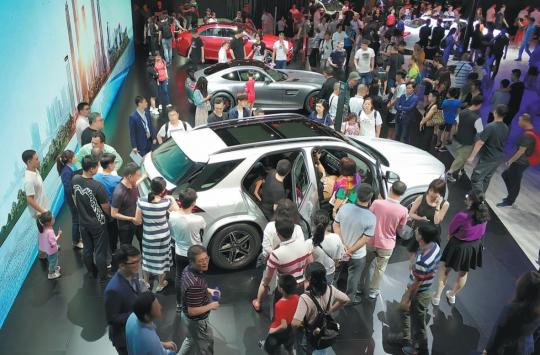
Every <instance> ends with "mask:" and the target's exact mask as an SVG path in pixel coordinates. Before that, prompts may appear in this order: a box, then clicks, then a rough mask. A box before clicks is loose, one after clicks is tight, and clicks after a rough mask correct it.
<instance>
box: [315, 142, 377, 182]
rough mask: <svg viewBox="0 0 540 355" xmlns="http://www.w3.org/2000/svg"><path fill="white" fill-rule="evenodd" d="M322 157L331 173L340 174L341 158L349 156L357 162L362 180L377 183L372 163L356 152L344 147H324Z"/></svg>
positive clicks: (357, 168) (357, 169)
mask: <svg viewBox="0 0 540 355" xmlns="http://www.w3.org/2000/svg"><path fill="white" fill-rule="evenodd" d="M321 157H322V158H321V163H323V165H325V168H326V169H327V170H328V171H327V173H328V174H329V175H336V176H339V170H340V168H341V166H340V165H341V164H340V159H341V158H345V157H348V158H351V159H352V160H354V162H355V163H356V171H357V172H358V174H359V175H360V178H361V182H365V183H367V184H370V185H374V184H376V182H375V180H374V179H373V172H372V171H371V165H370V164H368V163H367V162H366V161H364V159H363V158H362V157H360V156H358V155H357V154H356V153H353V152H351V151H349V150H347V149H343V148H334V147H324V148H322V149H321ZM375 186H376V185H375Z"/></svg>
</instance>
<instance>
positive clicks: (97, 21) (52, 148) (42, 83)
mask: <svg viewBox="0 0 540 355" xmlns="http://www.w3.org/2000/svg"><path fill="white" fill-rule="evenodd" d="M0 28H1V31H2V33H3V34H4V35H3V36H2V37H1V38H0V46H1V47H2V48H3V49H4V51H3V52H4V55H3V56H2V58H1V59H0V63H2V67H3V68H4V71H3V72H2V81H1V84H0V95H1V97H2V98H3V102H4V105H5V106H4V110H5V111H4V112H5V113H6V115H5V117H4V119H3V120H2V123H3V125H2V130H0V140H2V141H4V142H6V143H8V145H7V147H6V148H7V149H4V150H3V152H2V154H1V155H0V166H2V170H1V171H0V226H1V227H2V231H3V232H9V233H4V234H6V235H5V236H4V238H5V240H4V241H3V243H1V242H2V241H0V243H1V245H0V327H1V326H2V324H3V322H4V320H5V318H6V316H7V314H8V312H9V309H10V308H11V305H12V304H13V302H14V300H15V298H16V296H17V293H18V291H19V289H20V287H21V286H22V284H23V282H24V279H25V278H26V275H27V273H28V271H29V269H30V267H31V265H32V263H33V261H34V260H35V257H36V255H37V228H36V226H35V223H34V220H33V219H32V218H31V217H30V214H29V213H28V211H27V210H22V209H21V211H17V208H18V207H20V206H22V207H24V205H23V204H22V203H21V202H20V201H21V193H20V189H21V188H22V179H23V176H24V169H25V167H24V164H23V162H22V161H21V153H22V152H23V151H24V150H25V149H34V150H36V151H37V152H38V155H39V156H40V158H41V159H43V160H45V161H50V162H51V164H48V165H49V166H48V167H46V166H44V167H43V168H42V170H46V171H41V174H42V176H43V177H44V186H45V191H46V193H47V195H48V198H49V201H51V203H52V206H51V210H52V211H53V212H54V213H57V212H58V210H59V209H60V207H61V205H62V202H63V199H62V197H61V196H62V194H61V183H60V179H59V177H58V174H57V173H56V169H50V167H51V166H52V160H51V159H50V158H51V157H53V156H54V154H55V152H56V151H58V150H63V149H66V148H69V149H73V150H76V149H77V147H76V141H75V138H74V137H73V136H72V133H73V130H72V127H73V121H74V119H73V117H74V116H75V114H76V105H77V103H78V102H80V101H89V102H90V103H91V110H92V111H98V112H101V113H102V114H103V116H104V117H105V118H106V115H107V113H108V112H109V110H110V108H111V106H112V103H113V101H114V99H115V97H116V95H117V93H118V90H119V89H120V87H121V85H122V83H123V81H124V79H125V77H126V75H127V72H128V70H129V68H130V66H131V65H132V64H133V60H134V47H133V25H132V20H131V2H130V0H66V1H58V0H54V1H33V0H20V1H5V2H4V1H2V2H0ZM6 105H7V107H6ZM8 226H9V228H8Z"/></svg>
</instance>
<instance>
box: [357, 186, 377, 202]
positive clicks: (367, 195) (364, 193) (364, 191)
mask: <svg viewBox="0 0 540 355" xmlns="http://www.w3.org/2000/svg"><path fill="white" fill-rule="evenodd" d="M372 198H373V187H371V185H370V184H366V183H365V182H363V183H360V184H358V187H357V188H356V199H357V200H358V201H360V202H362V203H366V202H369V201H371V199H372Z"/></svg>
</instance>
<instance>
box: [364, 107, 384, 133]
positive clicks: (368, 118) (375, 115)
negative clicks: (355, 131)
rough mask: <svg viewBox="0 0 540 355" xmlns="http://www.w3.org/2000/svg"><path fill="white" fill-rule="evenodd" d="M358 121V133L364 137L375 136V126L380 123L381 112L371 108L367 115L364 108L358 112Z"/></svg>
mask: <svg viewBox="0 0 540 355" xmlns="http://www.w3.org/2000/svg"><path fill="white" fill-rule="evenodd" d="M358 122H359V123H360V135H361V136H364V137H376V136H377V134H376V132H375V126H380V125H382V118H381V114H380V113H379V112H378V111H376V110H372V111H371V113H370V114H369V115H368V114H366V112H364V110H362V112H361V113H360V116H359V119H358Z"/></svg>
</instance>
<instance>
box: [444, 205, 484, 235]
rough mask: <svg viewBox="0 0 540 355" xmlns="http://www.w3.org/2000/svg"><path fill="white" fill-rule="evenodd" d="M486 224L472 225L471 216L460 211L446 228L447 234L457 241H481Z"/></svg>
mask: <svg viewBox="0 0 540 355" xmlns="http://www.w3.org/2000/svg"><path fill="white" fill-rule="evenodd" d="M486 224H487V222H484V223H480V224H473V220H472V216H471V214H470V213H469V212H468V211H461V212H458V213H457V214H456V215H455V216H454V218H452V221H451V222H450V225H449V226H448V233H449V234H450V235H451V236H452V237H455V238H457V239H459V240H463V241H466V242H472V241H473V240H478V239H482V237H483V236H484V233H485V232H486Z"/></svg>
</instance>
